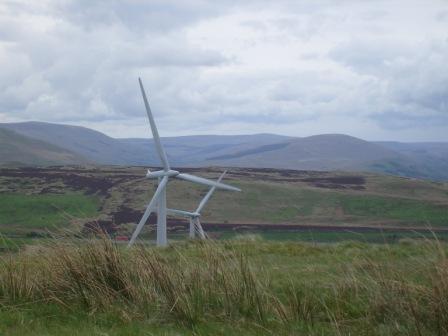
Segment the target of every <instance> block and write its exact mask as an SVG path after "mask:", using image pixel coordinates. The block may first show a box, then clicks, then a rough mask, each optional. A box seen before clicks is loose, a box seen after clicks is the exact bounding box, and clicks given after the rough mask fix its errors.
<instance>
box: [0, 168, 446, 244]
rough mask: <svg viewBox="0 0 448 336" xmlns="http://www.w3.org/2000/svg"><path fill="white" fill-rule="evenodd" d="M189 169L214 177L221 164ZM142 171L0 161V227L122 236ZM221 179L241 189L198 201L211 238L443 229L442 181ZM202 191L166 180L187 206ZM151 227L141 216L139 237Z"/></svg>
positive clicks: (234, 173)
mask: <svg viewBox="0 0 448 336" xmlns="http://www.w3.org/2000/svg"><path fill="white" fill-rule="evenodd" d="M187 171H190V172H192V173H194V174H197V175H200V176H204V177H209V178H216V177H217V176H218V175H219V173H220V172H221V171H222V169H219V168H209V169H187ZM144 174H145V170H144V169H143V168H139V167H102V168H99V167H64V168H62V167H53V168H52V167H50V168H16V169H13V168H8V169H7V168H4V169H1V170H0V233H2V234H4V235H5V234H6V235H7V236H9V237H11V236H22V237H27V236H28V237H29V236H39V235H45V234H46V233H47V232H48V231H49V230H50V231H51V230H54V229H56V228H64V229H65V230H69V231H71V232H73V233H79V232H82V231H83V230H84V229H85V228H92V227H95V226H100V227H101V228H102V229H103V230H106V231H107V232H108V233H110V234H120V235H129V233H130V232H131V231H132V230H133V227H134V225H135V223H136V222H138V220H139V219H140V217H141V215H142V213H143V210H144V208H145V205H146V204H147V202H148V200H149V199H150V197H151V195H152V193H153V192H154V188H155V184H154V182H153V181H148V180H145V179H144ZM226 181H227V182H228V183H230V184H233V185H236V186H239V187H240V188H242V190H243V191H242V192H241V193H231V192H220V191H218V192H217V193H216V194H215V195H214V196H213V198H212V199H211V201H210V202H209V204H207V206H206V208H205V209H204V211H203V216H202V223H203V225H204V227H205V228H206V230H207V232H209V233H210V234H211V236H213V237H215V238H223V239H225V238H226V237H230V236H233V235H235V234H236V233H241V232H256V233H259V234H260V235H262V236H263V237H264V238H266V239H272V238H275V237H277V238H279V239H290V240H305V241H309V240H316V241H329V240H333V241H338V240H344V239H357V240H361V241H363V240H367V241H376V242H380V241H381V240H385V241H388V242H391V241H393V240H399V239H400V238H402V237H407V236H408V235H409V234H408V233H404V231H403V229H410V230H411V231H415V232H418V233H419V234H420V235H421V234H423V235H426V236H428V230H427V229H428V228H432V229H433V230H436V231H437V232H438V234H439V238H440V239H445V236H446V235H447V233H448V231H447V229H448V225H447V224H448V184H446V183H441V182H430V181H423V180H416V179H408V178H400V177H393V176H386V175H375V174H369V173H356V174H355V173H344V172H332V173H327V172H311V171H292V170H291V171H290V170H272V169H231V170H230V171H229V173H228V175H227V177H226ZM206 191H207V189H206V188H202V187H200V186H196V185H191V184H189V183H187V182H181V181H173V182H170V185H169V188H168V205H169V206H171V207H174V208H180V209H185V210H193V209H195V208H196V206H197V204H198V202H199V200H200V199H201V197H202V196H203V195H204V194H205V193H206ZM154 222H155V216H152V217H151V218H150V223H154ZM186 225H187V223H186V222H185V220H183V219H176V218H169V220H168V226H169V228H170V232H171V233H170V237H171V238H172V239H177V238H178V237H185V234H184V233H185V228H186ZM378 228H381V230H378ZM151 230H152V231H151ZM274 231H275V232H274ZM425 232H426V233H425ZM152 235H153V226H151V225H148V226H147V227H146V231H144V232H143V236H142V237H151V236H152ZM310 237H311V238H310ZM331 237H333V238H331ZM384 237H385V238H386V239H384Z"/></svg>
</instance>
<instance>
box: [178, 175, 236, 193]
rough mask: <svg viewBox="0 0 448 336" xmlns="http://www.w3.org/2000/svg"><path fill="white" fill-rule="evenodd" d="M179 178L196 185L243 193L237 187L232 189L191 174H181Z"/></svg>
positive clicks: (226, 185)
mask: <svg viewBox="0 0 448 336" xmlns="http://www.w3.org/2000/svg"><path fill="white" fill-rule="evenodd" d="M176 177H177V178H180V179H181V180H185V181H189V182H194V183H200V184H205V185H207V186H209V187H216V188H218V189H224V190H231V191H241V189H239V188H236V187H232V186H230V185H228V184H224V183H220V182H219V183H218V182H215V181H212V180H209V179H206V178H203V177H199V176H194V175H190V174H183V173H182V174H179V175H176Z"/></svg>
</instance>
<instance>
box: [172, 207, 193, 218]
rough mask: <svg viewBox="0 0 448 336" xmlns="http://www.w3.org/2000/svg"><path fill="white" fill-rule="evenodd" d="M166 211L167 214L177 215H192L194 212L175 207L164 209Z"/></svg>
mask: <svg viewBox="0 0 448 336" xmlns="http://www.w3.org/2000/svg"><path fill="white" fill-rule="evenodd" d="M166 212H167V213H168V214H169V215H177V216H182V217H194V213H192V212H188V211H184V210H177V209H166Z"/></svg>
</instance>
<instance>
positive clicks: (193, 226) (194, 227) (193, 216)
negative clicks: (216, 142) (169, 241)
mask: <svg viewBox="0 0 448 336" xmlns="http://www.w3.org/2000/svg"><path fill="white" fill-rule="evenodd" d="M226 172H227V171H224V172H223V173H222V174H221V176H220V177H219V178H218V180H217V182H218V183H220V182H221V180H222V178H223V177H224V175H225V174H226ZM215 190H216V186H213V187H211V188H210V190H209V191H208V193H207V194H206V195H205V196H204V198H203V199H202V200H201V202H200V203H199V206H198V207H197V209H196V211H194V212H189V211H184V210H177V209H166V211H167V214H168V215H177V216H180V217H185V218H188V219H189V221H190V232H189V236H190V238H195V237H196V233H197V234H198V236H199V238H201V239H205V238H206V236H205V233H204V230H203V229H202V225H201V222H200V220H199V218H200V217H201V211H202V209H203V208H204V207H205V205H206V204H207V202H208V200H209V199H210V198H211V197H212V195H213V193H214V192H215Z"/></svg>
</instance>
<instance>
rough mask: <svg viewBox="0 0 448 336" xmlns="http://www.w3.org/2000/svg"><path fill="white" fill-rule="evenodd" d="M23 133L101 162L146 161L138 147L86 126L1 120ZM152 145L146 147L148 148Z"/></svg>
mask: <svg viewBox="0 0 448 336" xmlns="http://www.w3.org/2000/svg"><path fill="white" fill-rule="evenodd" d="M0 128H7V129H9V130H13V131H15V132H17V133H20V134H22V135H25V136H28V137H31V138H34V139H38V140H41V141H44V142H48V143H53V144H57V145H58V146H60V147H62V148H65V149H67V150H69V151H72V152H75V153H78V154H80V155H82V156H83V157H86V158H88V159H89V160H91V161H92V162H97V163H101V164H117V165H120V164H123V165H124V164H129V165H139V164H148V160H145V157H147V155H146V156H143V155H142V153H141V151H140V150H139V149H138V148H134V147H133V146H127V145H126V144H125V143H122V142H121V141H119V140H117V139H114V138H111V137H109V136H107V135H105V134H103V133H101V132H97V131H94V130H91V129H89V128H85V127H79V126H70V125H58V124H50V123H42V122H24V123H9V124H0ZM151 150H152V148H148V151H151ZM154 153H155V151H154Z"/></svg>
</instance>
